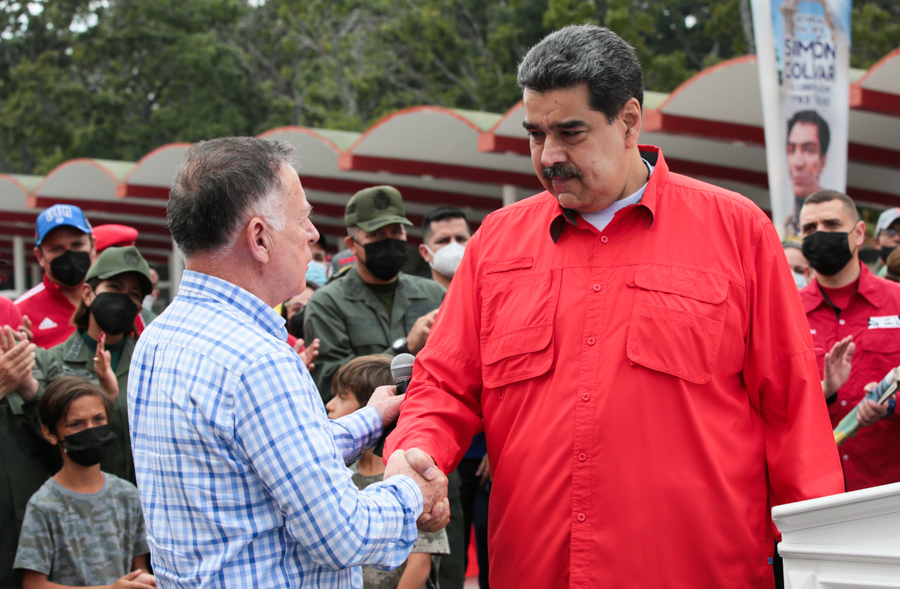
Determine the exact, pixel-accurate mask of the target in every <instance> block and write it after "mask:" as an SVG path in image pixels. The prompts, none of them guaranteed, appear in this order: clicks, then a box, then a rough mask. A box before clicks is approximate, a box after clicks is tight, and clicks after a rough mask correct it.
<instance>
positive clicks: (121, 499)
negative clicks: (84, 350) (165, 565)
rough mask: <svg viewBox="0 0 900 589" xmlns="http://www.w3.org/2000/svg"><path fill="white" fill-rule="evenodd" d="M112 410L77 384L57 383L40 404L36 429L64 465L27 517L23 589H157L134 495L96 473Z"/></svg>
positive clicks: (87, 386) (20, 556) (21, 558)
mask: <svg viewBox="0 0 900 589" xmlns="http://www.w3.org/2000/svg"><path fill="white" fill-rule="evenodd" d="M111 408H112V404H111V403H110V401H109V399H108V398H107V397H106V396H105V395H104V394H103V393H102V392H101V391H100V390H99V389H98V388H97V387H95V386H94V385H92V384H91V383H89V382H88V381H86V380H84V379H82V378H78V377H65V378H61V379H59V380H56V381H54V382H53V383H52V384H51V385H50V386H49V387H47V390H46V391H45V392H44V396H43V397H42V398H41V404H40V409H39V411H40V417H41V424H42V426H41V429H42V431H43V433H44V436H45V437H46V438H47V439H48V440H49V441H50V443H51V444H54V445H56V446H58V447H59V449H60V454H61V455H62V459H63V466H62V469H61V470H60V471H59V472H58V473H56V474H55V475H54V476H53V477H52V478H51V479H49V480H48V481H47V482H46V483H44V485H43V486H42V487H41V488H40V489H39V490H38V491H37V492H36V493H35V494H34V496H33V497H32V498H31V500H29V502H28V507H27V509H26V511H25V520H24V523H23V524H22V534H21V539H20V541H19V549H18V552H17V554H16V562H15V568H16V569H18V570H21V571H22V586H23V588H24V589H40V588H47V587H54V586H59V585H63V586H67V587H88V586H91V587H93V586H98V585H99V586H107V585H111V586H114V587H117V588H118V587H130V588H133V589H150V588H152V587H156V581H155V579H154V578H153V576H152V575H149V574H147V573H145V572H144V571H145V570H146V569H147V554H148V553H149V552H150V550H149V548H148V546H147V539H146V531H145V529H144V521H143V516H142V515H141V506H140V499H139V497H138V493H137V488H135V486H134V485H132V484H131V483H129V482H127V481H123V480H122V479H120V478H118V477H116V476H114V475H110V474H106V473H104V472H102V471H101V470H100V460H101V458H102V456H103V454H104V452H105V451H106V450H107V449H108V448H109V446H110V444H111V443H112V441H113V440H114V439H115V434H114V433H112V430H111V428H110V426H109V419H110V413H111ZM54 584H55V585H54Z"/></svg>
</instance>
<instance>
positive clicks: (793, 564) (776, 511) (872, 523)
mask: <svg viewBox="0 0 900 589" xmlns="http://www.w3.org/2000/svg"><path fill="white" fill-rule="evenodd" d="M772 518H773V519H774V521H775V525H776V526H778V530H779V531H780V532H781V535H782V542H781V544H779V546H778V552H779V553H780V554H781V556H782V557H783V558H784V578H785V587H787V588H788V589H819V588H825V589H876V588H877V589H886V588H893V589H900V483H895V484H892V485H884V486H881V487H873V488H871V489H863V490H861V491H853V492H851V493H844V494H842V495H832V496H830V497H820V498H819V499H810V500H809V501H800V502H798V503H789V504H787V505H779V506H777V507H775V508H773V509H772Z"/></svg>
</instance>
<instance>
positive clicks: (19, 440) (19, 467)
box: [0, 393, 62, 589]
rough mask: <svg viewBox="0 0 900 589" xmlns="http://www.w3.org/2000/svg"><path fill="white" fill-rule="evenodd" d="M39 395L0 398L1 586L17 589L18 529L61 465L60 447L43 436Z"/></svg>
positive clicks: (18, 585)
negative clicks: (36, 495)
mask: <svg viewBox="0 0 900 589" xmlns="http://www.w3.org/2000/svg"><path fill="white" fill-rule="evenodd" d="M37 408H38V397H37V396H35V398H34V399H32V400H31V401H29V402H27V403H25V402H24V401H22V398H21V397H19V395H17V394H15V393H10V394H9V395H7V396H6V397H4V398H3V399H0V587H4V588H7V587H11V588H13V589H18V588H19V587H21V586H22V578H21V575H20V574H19V573H17V572H14V571H13V563H14V562H15V558H16V549H17V547H18V544H19V531H20V530H21V528H22V519H23V518H24V517H25V507H26V506H27V505H28V500H29V499H30V498H31V496H32V495H33V494H34V493H35V492H36V491H37V490H38V489H40V488H41V485H43V484H44V482H45V481H46V480H47V479H48V478H50V477H51V476H52V475H53V474H54V473H56V471H58V470H59V469H60V468H62V457H61V456H60V454H59V449H58V448H57V447H56V446H54V445H52V444H51V443H50V442H48V441H47V440H46V439H44V436H43V435H42V434H41V422H40V419H39V418H38V410H37Z"/></svg>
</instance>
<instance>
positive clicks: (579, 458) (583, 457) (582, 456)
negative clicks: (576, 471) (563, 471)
mask: <svg viewBox="0 0 900 589" xmlns="http://www.w3.org/2000/svg"><path fill="white" fill-rule="evenodd" d="M578 460H580V461H582V462H584V461H585V460H587V454H585V453H584V452H582V453H581V454H579V455H578Z"/></svg>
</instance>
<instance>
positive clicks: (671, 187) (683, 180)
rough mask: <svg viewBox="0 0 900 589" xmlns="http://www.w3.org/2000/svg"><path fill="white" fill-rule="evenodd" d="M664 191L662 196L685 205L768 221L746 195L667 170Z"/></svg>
mask: <svg viewBox="0 0 900 589" xmlns="http://www.w3.org/2000/svg"><path fill="white" fill-rule="evenodd" d="M665 191H666V192H665V193H664V195H665V196H664V198H667V199H675V200H683V201H684V203H683V204H684V206H687V207H694V208H697V207H704V208H705V209H706V210H713V209H718V210H720V211H722V212H726V211H727V212H728V213H731V214H737V215H739V216H742V217H745V218H746V219H748V220H753V221H756V222H764V223H767V222H770V220H769V217H768V216H767V215H766V214H765V213H764V212H763V210H762V209H760V208H759V207H758V206H757V205H756V203H754V202H753V201H752V200H750V199H749V198H747V197H746V196H744V195H742V194H740V193H738V192H735V191H733V190H728V189H726V188H722V187H721V186H716V185H715V184H709V183H708V182H703V181H702V180H697V179H696V178H691V177H689V176H683V175H681V174H676V173H673V172H669V175H668V181H667V183H666V185H665ZM680 204H681V203H679V205H680Z"/></svg>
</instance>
